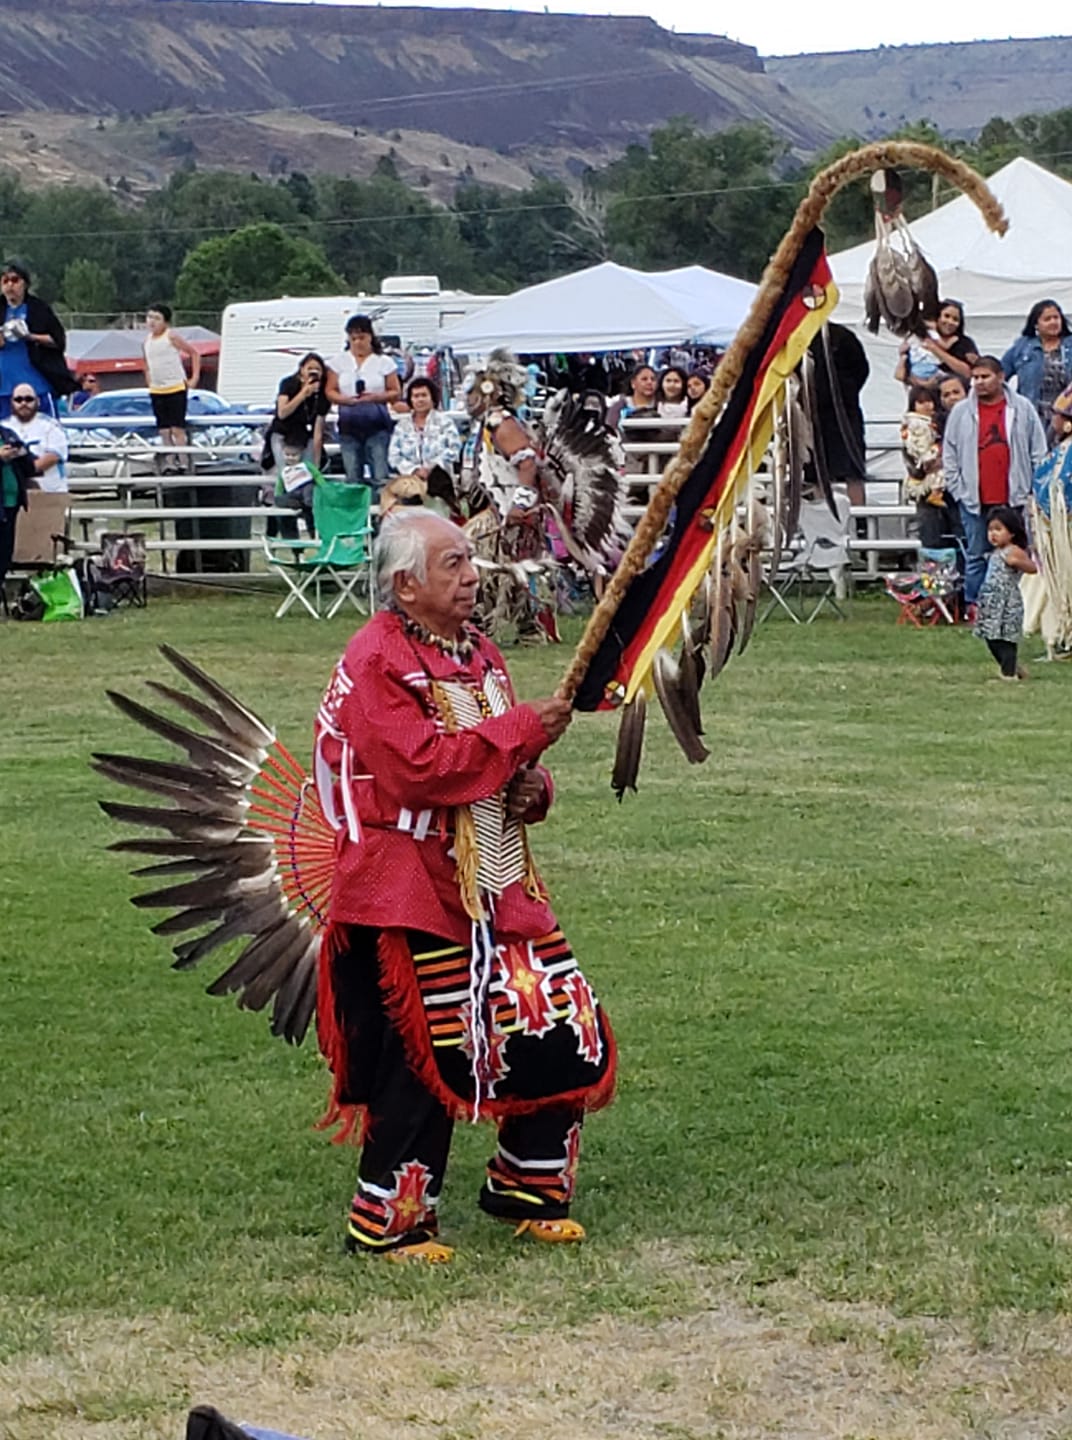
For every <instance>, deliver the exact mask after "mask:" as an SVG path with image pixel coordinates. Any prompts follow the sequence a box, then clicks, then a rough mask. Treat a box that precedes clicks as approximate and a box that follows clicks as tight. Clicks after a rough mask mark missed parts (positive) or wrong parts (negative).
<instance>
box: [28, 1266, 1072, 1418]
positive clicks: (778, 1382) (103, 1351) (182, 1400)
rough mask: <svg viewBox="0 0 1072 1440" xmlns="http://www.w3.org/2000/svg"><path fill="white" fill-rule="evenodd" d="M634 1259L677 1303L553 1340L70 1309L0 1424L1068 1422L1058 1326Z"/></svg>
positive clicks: (1063, 1338)
mask: <svg viewBox="0 0 1072 1440" xmlns="http://www.w3.org/2000/svg"><path fill="white" fill-rule="evenodd" d="M639 1264H640V1265H641V1266H642V1267H644V1268H647V1269H648V1270H649V1273H650V1274H651V1275H652V1277H653V1279H654V1277H655V1275H656V1273H658V1274H659V1275H661V1276H663V1277H665V1273H666V1269H667V1267H668V1266H669V1267H673V1269H674V1270H675V1271H677V1272H678V1274H679V1278H680V1279H681V1281H682V1282H683V1283H685V1284H687V1285H688V1287H689V1288H690V1291H691V1293H692V1294H693V1296H694V1305H693V1306H691V1307H690V1311H689V1313H688V1314H682V1315H681V1316H679V1317H676V1318H669V1319H655V1320H650V1321H646V1320H643V1319H640V1318H637V1317H636V1316H622V1315H603V1316H600V1317H599V1318H598V1319H596V1320H594V1321H592V1322H590V1323H586V1324H583V1325H581V1326H578V1327H576V1328H575V1329H573V1330H571V1331H568V1332H565V1331H562V1332H556V1331H555V1330H554V1329H553V1328H551V1327H549V1326H547V1325H546V1324H543V1323H540V1324H535V1323H534V1322H533V1318H532V1316H531V1315H528V1314H526V1313H524V1312H522V1311H519V1310H518V1309H517V1308H516V1307H510V1308H507V1307H505V1306H502V1305H499V1304H497V1303H496V1302H495V1301H494V1300H491V1299H489V1301H488V1303H487V1305H486V1306H476V1305H473V1304H471V1303H467V1304H464V1305H457V1306H454V1307H453V1308H451V1309H450V1310H449V1311H446V1312H444V1311H442V1310H440V1311H439V1312H438V1313H437V1314H435V1316H434V1318H432V1316H431V1315H430V1314H429V1312H427V1311H424V1310H423V1307H422V1306H421V1304H420V1301H419V1299H410V1300H408V1301H406V1302H402V1301H398V1300H390V1299H389V1300H377V1301H375V1302H374V1303H372V1304H370V1305H369V1306H367V1307H365V1308H362V1309H360V1310H355V1313H353V1314H349V1315H340V1314H334V1315H330V1314H319V1315H316V1316H314V1317H313V1318H312V1321H311V1337H307V1338H305V1339H303V1340H301V1341H300V1342H298V1343H296V1344H293V1345H288V1346H287V1347H285V1348H269V1347H263V1346H262V1347H259V1348H255V1349H250V1348H242V1347H241V1346H238V1345H236V1346H234V1347H226V1346H224V1347H222V1351H223V1353H221V1347H220V1345H219V1344H218V1342H217V1343H214V1342H210V1341H206V1339H205V1337H204V1336H203V1335H199V1334H198V1331H197V1328H196V1325H194V1324H191V1323H190V1322H189V1321H186V1320H183V1319H181V1318H180V1317H177V1316H174V1315H162V1316H153V1317H146V1318H144V1319H143V1320H141V1321H139V1322H130V1321H125V1322H108V1321H105V1320H103V1319H101V1318H100V1317H94V1318H92V1319H87V1320H83V1321H79V1320H76V1319H74V1318H68V1319H66V1320H64V1321H62V1322H55V1323H53V1325H52V1327H51V1345H50V1348H49V1349H48V1351H47V1353H38V1354H34V1355H29V1356H23V1357H20V1358H17V1359H15V1360H13V1361H11V1362H9V1363H7V1364H6V1365H3V1366H0V1435H2V1436H3V1437H4V1440H82V1437H93V1440H157V1437H159V1440H179V1437H180V1436H181V1435H182V1431H183V1419H184V1416H185V1411H186V1409H187V1408H188V1406H189V1405H191V1404H194V1403H198V1402H210V1403H213V1404H215V1405H217V1406H218V1407H219V1408H220V1409H221V1410H223V1411H224V1413H226V1414H229V1415H231V1416H233V1417H235V1418H240V1419H246V1420H248V1421H249V1422H250V1423H256V1424H260V1425H266V1426H273V1427H275V1428H277V1429H281V1430H284V1431H292V1432H293V1433H294V1434H296V1435H302V1436H308V1437H310V1440H350V1437H353V1440H424V1437H433V1436H436V1437H441V1440H492V1437H494V1440H501V1437H502V1436H503V1435H509V1436H511V1437H514V1440H546V1437H547V1436H548V1435H562V1436H567V1437H570V1440H625V1437H629V1440H649V1437H650V1440H700V1437H704V1440H709V1437H719V1436H723V1437H727V1440H729V1437H733V1440H752V1437H757V1440H758V1437H761V1436H771V1435H779V1436H783V1437H793V1440H813V1437H814V1440H830V1437H844V1440H850V1437H854V1440H864V1437H882V1440H902V1437H903V1440H909V1437H911V1440H959V1437H969V1436H979V1435H985V1436H987V1437H991V1440H1029V1437H1030V1440H1036V1437H1037V1440H1042V1437H1044V1436H1045V1437H1051V1436H1052V1437H1056V1436H1061V1435H1067V1434H1068V1433H1069V1430H1070V1427H1072V1406H1070V1403H1069V1398H1068V1397H1069V1396H1072V1322H1070V1321H1069V1320H1068V1319H1066V1318H1063V1317H1061V1318H1039V1317H1030V1318H1025V1317H1023V1316H1005V1317H998V1318H996V1319H995V1318H993V1317H992V1318H991V1319H990V1320H989V1321H988V1328H987V1333H986V1335H985V1336H980V1335H978V1334H974V1333H973V1332H972V1329H971V1327H970V1326H969V1325H967V1324H966V1323H954V1322H947V1321H938V1320H934V1319H929V1318H915V1319H912V1318H906V1317H903V1316H900V1317H899V1316H895V1315H893V1314H891V1313H888V1312H885V1311H883V1310H881V1309H878V1308H876V1307H871V1306H860V1305H845V1304H831V1303H825V1302H822V1301H819V1300H816V1299H815V1298H814V1297H812V1296H809V1295H808V1294H807V1293H805V1292H803V1291H802V1290H801V1289H800V1288H799V1287H796V1286H793V1285H778V1286H771V1287H767V1288H765V1289H764V1290H763V1291H762V1292H760V1293H759V1294H757V1295H755V1296H752V1297H749V1296H748V1295H746V1294H743V1293H742V1292H741V1289H740V1287H738V1286H736V1285H735V1284H734V1282H733V1278H732V1276H729V1275H725V1274H723V1275H718V1274H717V1273H715V1272H712V1271H711V1270H710V1269H707V1268H705V1267H703V1266H701V1265H698V1264H696V1263H695V1262H694V1261H692V1260H691V1259H689V1258H687V1257H684V1256H682V1255H680V1254H678V1253H675V1252H673V1251H671V1250H669V1249H668V1248H666V1247H654V1248H652V1249H651V1250H650V1251H649V1252H647V1253H646V1254H644V1255H643V1256H641V1257H639ZM427 1281H428V1284H429V1286H434V1285H435V1284H436V1283H437V1277H436V1274H435V1273H434V1272H431V1273H429V1274H428V1276H427ZM548 1298H549V1297H548V1296H547V1295H546V1294H544V1295H541V1296H540V1297H538V1301H539V1303H538V1307H537V1308H538V1310H539V1312H540V1313H541V1314H542V1313H544V1312H545V1310H546V1307H547V1301H548Z"/></svg>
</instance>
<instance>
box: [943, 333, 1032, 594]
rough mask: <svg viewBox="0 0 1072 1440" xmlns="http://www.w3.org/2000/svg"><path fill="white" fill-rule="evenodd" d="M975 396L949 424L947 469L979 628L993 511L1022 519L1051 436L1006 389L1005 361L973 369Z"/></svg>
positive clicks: (981, 362) (983, 360)
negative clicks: (1003, 508) (1004, 510)
mask: <svg viewBox="0 0 1072 1440" xmlns="http://www.w3.org/2000/svg"><path fill="white" fill-rule="evenodd" d="M971 386H972V393H971V394H970V395H969V397H968V398H967V399H966V400H961V401H960V403H959V404H957V405H954V407H953V409H952V410H951V411H950V413H949V418H948V419H947V420H946V425H945V436H944V440H943V444H942V468H943V470H944V472H945V483H946V489H947V490H948V491H949V493H950V495H951V496H952V497H953V499H954V500H956V502H957V506H958V508H959V510H960V521H961V525H962V526H963V529H964V539H965V549H966V552H967V559H966V564H965V570H964V599H965V601H966V603H967V606H968V612H967V618H968V619H969V620H971V621H973V622H974V620H975V613H974V612H975V606H976V603H977V602H978V599H979V589H980V586H981V585H982V582H983V576H984V575H985V574H986V567H987V556H988V555H989V553H990V550H991V542H990V540H989V539H988V538H987V522H988V518H989V515H990V512H991V510H993V509H994V508H995V507H997V506H1009V507H1011V508H1012V509H1013V510H1015V511H1017V512H1018V513H1020V514H1022V512H1023V507H1024V505H1025V504H1026V502H1027V497H1028V496H1029V495H1030V493H1031V482H1032V479H1033V477H1034V473H1035V467H1036V466H1037V465H1038V464H1039V463H1040V462H1041V461H1042V459H1043V457H1044V456H1045V454H1046V432H1045V431H1044V430H1043V428H1042V422H1041V420H1040V419H1039V417H1038V412H1037V411H1036V409H1035V407H1034V405H1032V403H1031V402H1030V400H1027V399H1025V398H1024V396H1022V395H1018V394H1017V393H1016V392H1015V391H1014V390H1013V389H1011V387H1010V386H1009V385H1007V384H1005V381H1004V375H1003V372H1002V368H1001V361H1000V360H998V359H996V358H995V357H994V356H993V355H982V356H980V357H979V359H978V360H977V361H976V362H975V364H974V365H973V366H972V378H971Z"/></svg>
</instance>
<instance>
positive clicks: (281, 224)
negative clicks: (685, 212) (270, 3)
mask: <svg viewBox="0 0 1072 1440" xmlns="http://www.w3.org/2000/svg"><path fill="white" fill-rule="evenodd" d="M476 183H479V182H476ZM802 184H803V182H802V181H800V180H771V181H764V182H763V183H760V184H755V185H721V186H711V187H709V188H707V189H703V190H663V191H656V192H654V193H652V194H650V195H614V196H612V197H611V203H612V204H615V205H645V204H647V203H649V202H650V201H656V200H686V199H690V198H694V197H695V198H703V197H706V196H712V195H738V194H741V195H743V194H746V193H749V192H751V191H756V190H784V189H794V188H796V189H799V188H800V187H801V186H802ZM572 208H573V206H572V205H571V203H570V201H569V200H548V201H544V202H541V203H540V204H532V205H500V206H496V207H494V208H493V209H487V208H476V209H471V210H454V209H450V208H444V209H440V210H436V209H429V210H426V211H420V212H419V213H417V214H410V215H399V214H383V215H356V216H354V217H353V218H351V219H337V220H315V219H306V220H269V219H267V218H261V219H258V220H243V221H242V222H241V225H242V226H246V225H274V226H276V227H277V228H278V229H280V230H300V231H302V232H307V231H308V230H310V229H315V228H316V227H317V226H321V227H335V226H342V225H381V224H386V223H388V222H389V223H391V224H404V223H409V222H411V221H412V222H422V223H423V222H424V221H426V220H444V219H450V218H451V217H452V216H453V217H458V218H462V217H468V216H473V215H476V216H485V217H492V216H498V215H523V214H531V213H534V212H539V211H543V210H563V209H566V210H568V209H572ZM236 228H239V227H238V226H236V225H170V226H163V225H162V226H153V229H152V233H153V234H154V235H218V234H229V233H230V232H231V231H233V230H235V229H236ZM12 230H13V231H14V232H15V233H16V234H17V236H18V238H19V241H20V242H21V241H23V240H82V239H85V238H86V237H87V236H103V235H107V236H110V237H115V236H129V235H130V234H131V232H130V230H39V231H29V230H27V231H22V230H20V229H19V227H18V225H17V224H16V225H13V226H12Z"/></svg>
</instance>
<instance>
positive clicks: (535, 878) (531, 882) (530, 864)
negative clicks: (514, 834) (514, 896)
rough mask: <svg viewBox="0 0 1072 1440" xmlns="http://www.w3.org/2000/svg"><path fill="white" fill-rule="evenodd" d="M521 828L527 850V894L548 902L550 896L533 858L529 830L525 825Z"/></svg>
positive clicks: (525, 883) (531, 898)
mask: <svg viewBox="0 0 1072 1440" xmlns="http://www.w3.org/2000/svg"><path fill="white" fill-rule="evenodd" d="M519 828H520V830H521V844H522V847H523V848H524V851H525V879H524V880H523V882H522V884H523V885H524V888H525V894H526V895H527V896H528V897H529V899H530V900H540V901H543V902H544V903H546V901H547V898H548V897H547V891H546V890H545V889H544V888H543V881H542V880H541V879H540V876H539V873H538V872H537V870H536V862H535V860H533V858H532V851H531V850H530V849H529V836H528V831H527V830H526V829H525V827H524V825H522V826H520V827H519Z"/></svg>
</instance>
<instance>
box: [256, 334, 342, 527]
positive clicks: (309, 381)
mask: <svg viewBox="0 0 1072 1440" xmlns="http://www.w3.org/2000/svg"><path fill="white" fill-rule="evenodd" d="M326 376H327V366H326V365H325V363H324V360H323V358H322V357H321V356H320V355H318V354H317V353H316V351H315V350H310V351H309V353H308V355H303V356H302V358H301V360H300V361H299V362H298V368H297V370H295V372H294V374H293V375H285V376H284V377H283V379H282V380H280V382H279V391H278V393H277V395H276V397H275V414H274V415H273V417H272V422H271V424H270V425H269V426H268V430H267V432H266V434H265V440H266V442H267V443H266V445H265V450H266V452H267V453H266V454H265V455H264V457H263V458H262V460H261V464H262V465H263V466H264V467H265V468H267V467H268V465H269V463H270V464H271V465H272V466H273V467H274V469H275V477H276V478H275V483H274V485H269V487H268V488H267V491H266V493H265V495H264V498H265V499H266V500H267V501H268V503H269V504H271V503H275V504H277V505H278V504H284V505H286V506H288V507H292V508H294V509H300V510H301V512H302V515H303V517H304V519H305V525H306V528H307V530H308V531H309V534H310V535H314V534H315V533H316V530H315V527H314V523H313V489H314V483H315V481H314V479H313V478H312V477H311V478H310V479H309V480H308V481H307V482H305V483H303V484H301V485H299V486H294V485H293V483H292V484H291V485H290V487H289V488H288V486H287V483H286V477H285V476H284V471H287V472H288V474H290V475H291V476H292V475H293V470H294V467H295V466H300V465H306V466H308V467H310V475H311V472H312V471H316V472H317V473H319V470H320V465H321V456H322V455H323V451H324V417H325V416H326V415H327V413H328V411H329V410H330V409H331V402H330V401H329V400H328V397H327V395H326V393H325V383H326ZM267 533H268V535H269V537H272V536H275V535H276V534H277V533H278V534H281V535H282V537H283V538H284V539H285V540H296V539H297V538H298V525H297V521H296V520H289V519H285V520H283V521H282V523H281V525H279V526H278V527H277V524H276V517H275V516H274V515H269V516H268V527H267Z"/></svg>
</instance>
